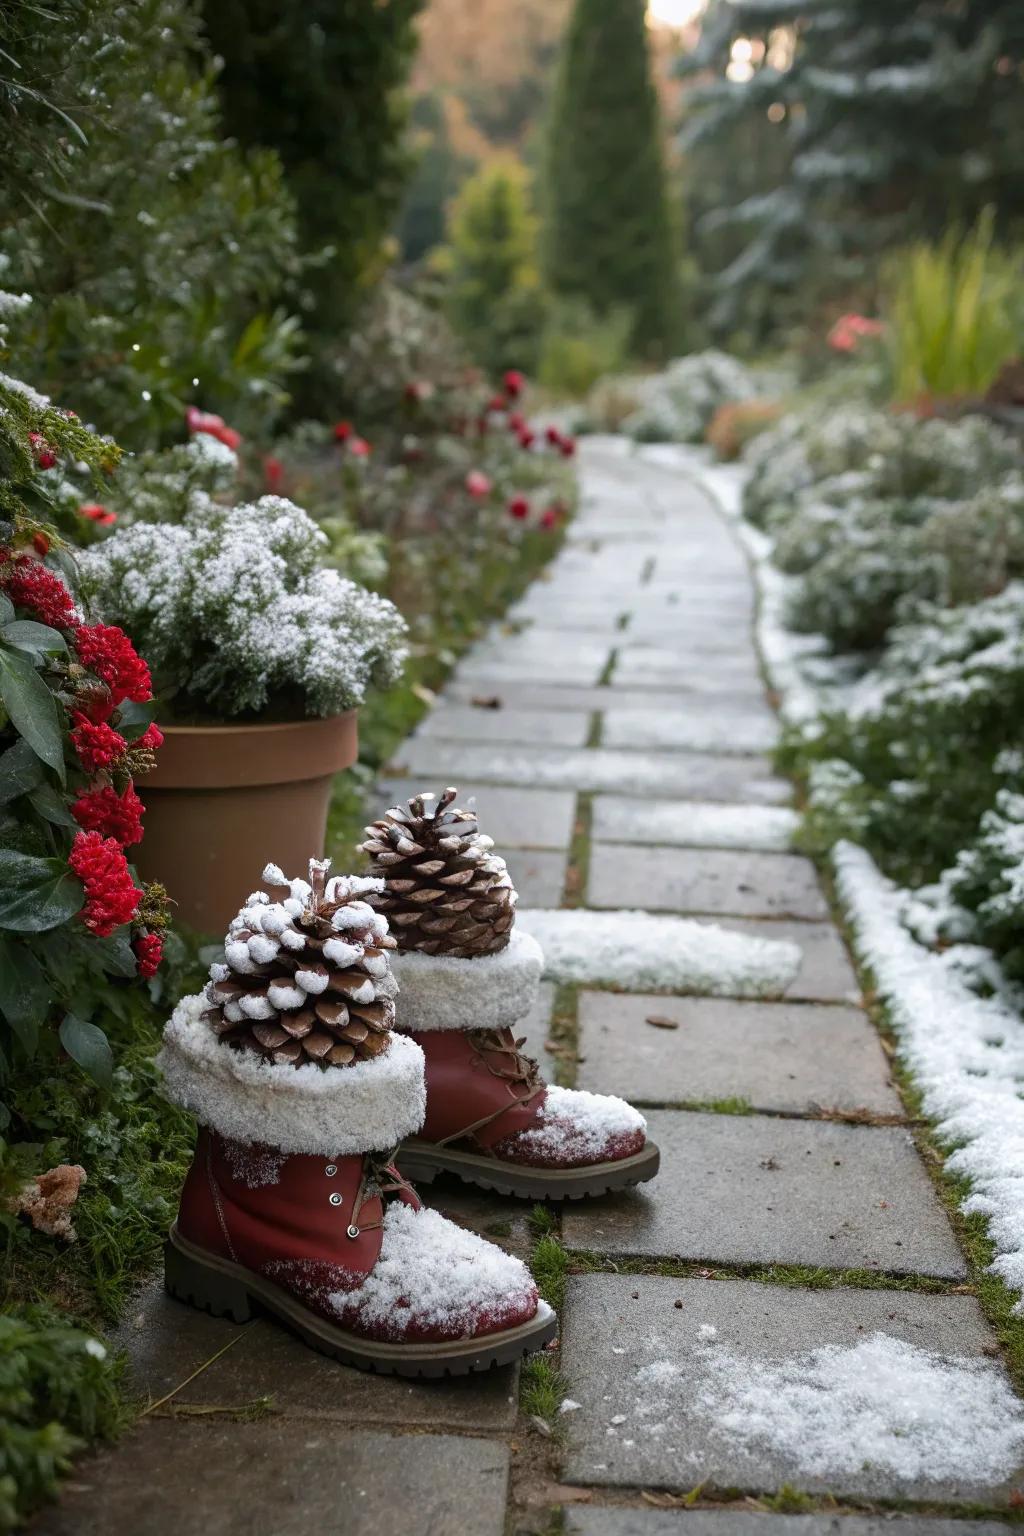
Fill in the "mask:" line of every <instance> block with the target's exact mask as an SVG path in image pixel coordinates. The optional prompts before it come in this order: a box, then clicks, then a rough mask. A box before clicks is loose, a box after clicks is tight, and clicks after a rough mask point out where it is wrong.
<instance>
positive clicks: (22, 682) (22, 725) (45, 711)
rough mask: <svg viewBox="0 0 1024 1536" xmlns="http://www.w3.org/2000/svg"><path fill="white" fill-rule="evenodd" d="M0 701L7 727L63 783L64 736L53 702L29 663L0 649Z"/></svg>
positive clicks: (18, 655) (18, 653)
mask: <svg viewBox="0 0 1024 1536" xmlns="http://www.w3.org/2000/svg"><path fill="white" fill-rule="evenodd" d="M0 699H2V700H3V703H4V708H5V709H6V710H7V713H8V714H9V715H10V717H11V723H12V724H13V726H14V727H15V729H16V730H17V731H19V732H20V733H21V735H22V736H24V738H25V740H26V741H27V742H28V744H29V746H30V747H31V748H32V750H33V752H34V753H35V754H36V756H37V757H41V758H42V760H43V762H44V763H48V764H49V766H50V767H51V768H53V769H55V770H56V772H57V774H58V775H59V777H60V781H61V783H62V784H63V783H64V734H63V732H62V730H61V725H60V715H59V714H58V712H57V701H56V699H55V698H54V697H53V694H52V693H51V692H50V690H49V688H47V686H46V684H45V683H44V682H43V679H42V678H41V677H40V676H39V673H38V672H37V671H36V669H35V667H34V666H33V665H32V663H31V662H30V661H29V660H28V659H27V658H26V657H25V656H22V655H21V653H20V652H18V651H8V650H4V649H2V648H0Z"/></svg>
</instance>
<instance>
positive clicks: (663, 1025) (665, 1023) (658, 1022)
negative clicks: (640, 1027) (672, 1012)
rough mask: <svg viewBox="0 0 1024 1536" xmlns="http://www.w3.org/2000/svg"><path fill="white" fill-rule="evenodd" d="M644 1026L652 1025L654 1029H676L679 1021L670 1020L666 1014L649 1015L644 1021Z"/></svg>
mask: <svg viewBox="0 0 1024 1536" xmlns="http://www.w3.org/2000/svg"><path fill="white" fill-rule="evenodd" d="M644 1023H645V1024H653V1025H654V1027H655V1029H678V1028H679V1020H678V1019H670V1018H669V1016H668V1014H667V1013H649V1014H648V1015H647V1017H646V1019H645V1020H644Z"/></svg>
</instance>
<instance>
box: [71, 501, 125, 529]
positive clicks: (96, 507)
mask: <svg viewBox="0 0 1024 1536" xmlns="http://www.w3.org/2000/svg"><path fill="white" fill-rule="evenodd" d="M78 515H79V517H85V518H88V520H89V522H90V523H99V525H100V527H101V528H108V527H109V526H110V524H111V523H116V522H117V513H116V512H110V511H108V509H107V508H106V507H104V506H101V505H100V503H99V502H98V501H83V502H82V505H81V506H80V507H79V509H78Z"/></svg>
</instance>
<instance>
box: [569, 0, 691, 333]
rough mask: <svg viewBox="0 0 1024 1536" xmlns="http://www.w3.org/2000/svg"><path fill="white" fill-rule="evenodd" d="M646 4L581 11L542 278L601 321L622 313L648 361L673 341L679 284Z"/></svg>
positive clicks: (612, 3)
mask: <svg viewBox="0 0 1024 1536" xmlns="http://www.w3.org/2000/svg"><path fill="white" fill-rule="evenodd" d="M644 11H645V5H644V0H576V4H575V7H574V10H573V14H572V19H571V21H570V23H569V29H568V32H567V34H566V39H565V43H564V46H563V49H562V57H561V61H560V65H559V72H558V78H557V81H556V86H555V94H554V101H553V104H552V111H551V116H550V121H549V124H548V139H547V149H546V174H545V192H546V207H545V229H544V241H543V256H544V267H545V273H546V276H547V280H548V283H549V285H550V287H551V288H552V289H553V291H554V292H555V293H558V294H563V295H565V296H567V297H574V298H582V299H585V300H586V301H587V302H588V303H589V304H590V306H591V307H592V308H593V309H594V311H595V312H596V313H597V314H598V315H605V314H607V313H608V312H609V311H611V310H613V309H615V308H617V307H621V306H625V307H628V308H629V309H630V310H631V311H632V314H633V317H634V324H633V345H634V347H635V348H636V350H637V351H638V352H642V353H644V354H647V355H649V356H652V357H657V356H664V355H666V354H667V353H668V352H669V351H670V350H671V349H672V347H673V346H674V344H675V343H676V341H677V339H678V325H679V282H678V263H677V253H676V243H675V237H674V226H673V221H672V218H671V215H670V212H669V206H668V200H667V196H666V190H665V169H664V161H663V154H662V142H661V125H660V121H659V112H658V99H657V96H656V94H655V90H654V86H653V84H652V81H651V74H650V66H649V60H648V53H647V30H646V23H645V21H644Z"/></svg>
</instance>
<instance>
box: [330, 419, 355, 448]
mask: <svg viewBox="0 0 1024 1536" xmlns="http://www.w3.org/2000/svg"><path fill="white" fill-rule="evenodd" d="M354 431H355V428H354V427H353V425H352V423H351V422H350V421H336V422H335V424H334V441H335V442H336V443H347V442H348V440H349V438H350V437H351V436H352V433H353V432H354Z"/></svg>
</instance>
